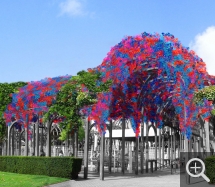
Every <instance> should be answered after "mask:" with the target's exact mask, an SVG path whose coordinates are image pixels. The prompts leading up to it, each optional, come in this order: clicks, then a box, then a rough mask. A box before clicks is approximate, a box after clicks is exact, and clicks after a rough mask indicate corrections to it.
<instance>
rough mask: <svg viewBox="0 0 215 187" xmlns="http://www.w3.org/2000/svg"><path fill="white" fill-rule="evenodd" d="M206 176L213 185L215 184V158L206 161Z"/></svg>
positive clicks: (211, 157) (208, 158)
mask: <svg viewBox="0 0 215 187" xmlns="http://www.w3.org/2000/svg"><path fill="white" fill-rule="evenodd" d="M205 170H206V176H207V177H208V178H209V179H210V183H211V184H215V156H210V157H207V158H206V159H205Z"/></svg>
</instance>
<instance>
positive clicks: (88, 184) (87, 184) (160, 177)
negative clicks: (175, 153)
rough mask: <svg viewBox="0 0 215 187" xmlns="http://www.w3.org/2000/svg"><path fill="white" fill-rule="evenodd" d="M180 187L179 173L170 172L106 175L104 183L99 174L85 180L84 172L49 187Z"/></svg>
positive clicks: (92, 174)
mask: <svg viewBox="0 0 215 187" xmlns="http://www.w3.org/2000/svg"><path fill="white" fill-rule="evenodd" d="M121 186H122V187H137V186H144V187H180V175H179V173H175V174H172V175H171V173H170V172H169V171H156V172H154V173H148V174H139V175H134V174H129V173H126V174H124V175H123V174H121V173H113V174H108V173H105V177H104V181H101V180H100V179H99V176H98V174H95V173H91V174H89V175H88V179H87V180H84V179H83V172H81V173H80V174H79V178H78V179H77V180H70V181H67V182H63V183H59V184H55V185H50V186H49V187H121Z"/></svg>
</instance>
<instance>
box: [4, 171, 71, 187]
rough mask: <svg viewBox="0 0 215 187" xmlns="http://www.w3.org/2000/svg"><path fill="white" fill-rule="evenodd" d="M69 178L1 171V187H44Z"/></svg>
mask: <svg viewBox="0 0 215 187" xmlns="http://www.w3.org/2000/svg"><path fill="white" fill-rule="evenodd" d="M68 180H69V179H66V178H58V177H48V176H44V175H24V174H17V173H8V172H0V186H1V187H3V186H5V187H42V186H47V185H49V184H56V183H59V182H64V181H68Z"/></svg>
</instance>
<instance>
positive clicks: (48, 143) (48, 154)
mask: <svg viewBox="0 0 215 187" xmlns="http://www.w3.org/2000/svg"><path fill="white" fill-rule="evenodd" d="M51 125H52V122H51V121H48V122H47V144H46V149H47V151H46V152H47V156H48V157H51V134H50V131H51ZM38 131H39V129H38ZM38 135H39V133H38ZM38 150H39V148H38Z"/></svg>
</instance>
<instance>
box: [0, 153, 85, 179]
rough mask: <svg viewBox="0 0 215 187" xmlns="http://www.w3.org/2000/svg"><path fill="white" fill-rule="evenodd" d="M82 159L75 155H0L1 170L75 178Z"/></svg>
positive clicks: (79, 169)
mask: <svg viewBox="0 0 215 187" xmlns="http://www.w3.org/2000/svg"><path fill="white" fill-rule="evenodd" d="M81 164H82V159H80V158H74V157H35V156H31V157H28V156H0V171H4V172H12V173H20V174H33V175H47V176H51V177H62V178H69V179H75V178H77V177H78V173H79V172H80V171H81Z"/></svg>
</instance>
